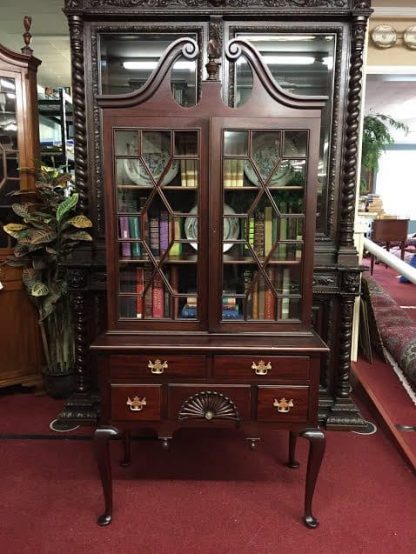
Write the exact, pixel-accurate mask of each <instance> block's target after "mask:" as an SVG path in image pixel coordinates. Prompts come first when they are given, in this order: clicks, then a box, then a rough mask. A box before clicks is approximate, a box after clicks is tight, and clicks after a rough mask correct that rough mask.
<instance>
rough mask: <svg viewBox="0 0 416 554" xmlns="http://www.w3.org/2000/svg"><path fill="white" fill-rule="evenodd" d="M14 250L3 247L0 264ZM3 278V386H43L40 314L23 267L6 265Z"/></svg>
mask: <svg viewBox="0 0 416 554" xmlns="http://www.w3.org/2000/svg"><path fill="white" fill-rule="evenodd" d="M10 253H11V252H10V251H9V250H7V249H0V264H1V262H2V261H3V260H4V258H5V257H6V256H7V255H10ZM0 281H1V282H2V284H3V290H1V291H0V336H1V345H2V346H1V356H0V387H8V386H11V385H18V384H20V385H24V386H36V387H40V386H41V384H42V375H41V368H42V365H43V364H44V357H43V350H42V341H41V336H40V329H39V325H38V314H37V313H36V309H35V307H34V306H33V304H32V303H31V301H30V300H29V298H28V295H27V292H26V290H25V288H24V285H23V282H22V270H21V269H20V268H15V267H8V266H2V267H1V268H0Z"/></svg>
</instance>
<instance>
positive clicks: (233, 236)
mask: <svg viewBox="0 0 416 554" xmlns="http://www.w3.org/2000/svg"><path fill="white" fill-rule="evenodd" d="M197 212H198V207H197V206H194V207H193V208H192V210H191V211H190V212H189V213H190V214H196V213H197ZM233 214H235V211H234V210H233V209H232V208H231V207H230V206H228V205H227V204H224V215H233ZM239 234H240V224H239V220H238V217H224V231H223V240H237V239H238V235H239ZM185 236H186V238H187V239H188V240H191V241H196V240H197V238H198V218H196V217H192V216H191V217H187V218H186V219H185ZM191 246H192V248H194V249H195V250H198V243H197V242H191ZM233 246H234V244H233V243H232V242H226V243H223V245H222V251H223V252H227V250H230V248H232V247H233Z"/></svg>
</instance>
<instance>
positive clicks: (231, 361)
mask: <svg viewBox="0 0 416 554" xmlns="http://www.w3.org/2000/svg"><path fill="white" fill-rule="evenodd" d="M261 362H264V363H263V364H261ZM253 363H254V364H257V366H259V365H260V369H259V370H258V371H259V372H261V371H262V366H263V367H264V366H268V364H270V366H271V368H270V369H267V368H266V372H267V373H265V374H264V375H262V374H261V373H260V374H259V373H256V370H255V369H253V367H252V366H253ZM309 363H310V360H309V358H308V357H307V356H304V357H300V356H267V357H263V358H262V359H260V358H255V357H254V356H214V367H213V376H214V377H222V378H224V379H258V380H259V381H261V380H262V379H266V380H267V379H273V380H276V379H284V380H286V381H288V380H289V381H292V380H294V379H303V380H307V379H308V378H309ZM263 371H264V369H263Z"/></svg>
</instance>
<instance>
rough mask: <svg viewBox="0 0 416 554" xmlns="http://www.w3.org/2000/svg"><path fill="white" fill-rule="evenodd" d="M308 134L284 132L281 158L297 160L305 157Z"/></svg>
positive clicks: (304, 132) (303, 132) (305, 132)
mask: <svg viewBox="0 0 416 554" xmlns="http://www.w3.org/2000/svg"><path fill="white" fill-rule="evenodd" d="M307 146H308V132H307V131H285V133H284V142H283V156H287V157H294V158H299V157H301V156H306V155H307Z"/></svg>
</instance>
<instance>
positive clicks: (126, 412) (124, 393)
mask: <svg viewBox="0 0 416 554" xmlns="http://www.w3.org/2000/svg"><path fill="white" fill-rule="evenodd" d="M160 393H161V388H160V385H147V384H144V385H142V384H132V385H129V384H126V385H119V384H112V385H111V418H112V420H113V421H117V422H118V421H135V422H141V421H159V420H160V402H161V394H160ZM135 397H138V398H140V400H144V399H145V400H146V405H145V406H144V407H143V408H142V410H141V411H132V410H131V409H130V408H129V406H128V405H127V402H128V400H129V399H130V400H131V401H133V399H134V398H135Z"/></svg>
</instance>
